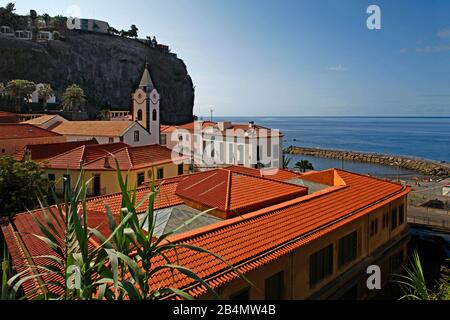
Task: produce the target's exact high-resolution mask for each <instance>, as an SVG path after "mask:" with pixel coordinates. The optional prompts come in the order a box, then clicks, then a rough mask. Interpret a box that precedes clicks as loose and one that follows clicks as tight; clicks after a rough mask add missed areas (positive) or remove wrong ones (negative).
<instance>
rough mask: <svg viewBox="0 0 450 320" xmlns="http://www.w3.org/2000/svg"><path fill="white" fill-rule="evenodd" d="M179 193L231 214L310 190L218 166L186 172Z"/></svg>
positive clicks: (254, 208) (179, 186)
mask: <svg viewBox="0 0 450 320" xmlns="http://www.w3.org/2000/svg"><path fill="white" fill-rule="evenodd" d="M177 194H178V195H179V196H181V197H183V198H186V199H189V200H191V201H194V202H197V203H200V204H203V205H205V206H207V207H209V208H216V209H218V210H220V211H223V212H226V213H227V216H233V215H236V214H244V213H246V212H249V211H252V210H257V209H260V208H262V207H265V206H268V205H269V204H274V203H279V202H283V201H286V200H289V199H293V198H296V197H301V196H303V195H305V194H307V189H306V188H304V187H301V186H296V185H291V184H287V183H282V182H278V181H272V180H268V179H262V178H260V177H255V176H251V175H246V174H241V173H236V172H233V171H231V170H227V169H218V170H212V171H207V172H204V173H202V174H197V175H195V176H186V177H185V178H184V179H183V180H182V181H181V182H180V183H179V185H178V188H177Z"/></svg>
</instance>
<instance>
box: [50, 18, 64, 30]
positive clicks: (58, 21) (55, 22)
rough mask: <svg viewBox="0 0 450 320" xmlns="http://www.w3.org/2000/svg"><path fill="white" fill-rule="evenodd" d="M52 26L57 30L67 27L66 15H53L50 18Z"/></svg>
mask: <svg viewBox="0 0 450 320" xmlns="http://www.w3.org/2000/svg"><path fill="white" fill-rule="evenodd" d="M51 24H52V26H53V28H55V29H57V30H65V29H66V28H67V17H64V16H55V17H53V19H52V23H51Z"/></svg>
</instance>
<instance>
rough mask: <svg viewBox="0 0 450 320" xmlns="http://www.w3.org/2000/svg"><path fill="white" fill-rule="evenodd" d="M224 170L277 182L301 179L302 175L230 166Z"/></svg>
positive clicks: (278, 170) (280, 170)
mask: <svg viewBox="0 0 450 320" xmlns="http://www.w3.org/2000/svg"><path fill="white" fill-rule="evenodd" d="M224 169H227V170H230V171H233V172H236V173H243V174H248V175H251V176H255V177H261V178H266V179H271V180H277V181H288V180H291V179H294V178H299V177H300V173H297V172H293V171H290V170H286V169H260V170H257V169H252V168H247V167H242V166H229V167H225V168H224Z"/></svg>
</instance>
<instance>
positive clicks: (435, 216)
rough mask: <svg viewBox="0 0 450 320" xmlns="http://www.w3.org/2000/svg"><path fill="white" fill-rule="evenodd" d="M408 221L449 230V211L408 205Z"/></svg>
mask: <svg viewBox="0 0 450 320" xmlns="http://www.w3.org/2000/svg"><path fill="white" fill-rule="evenodd" d="M408 222H409V223H412V224H419V225H427V226H430V227H433V226H435V227H441V228H446V229H448V230H450V212H448V211H445V210H439V209H432V208H424V207H416V206H409V207H408Z"/></svg>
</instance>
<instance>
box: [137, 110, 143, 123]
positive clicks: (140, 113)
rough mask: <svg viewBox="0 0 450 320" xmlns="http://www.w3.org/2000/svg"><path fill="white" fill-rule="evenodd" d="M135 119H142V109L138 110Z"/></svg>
mask: <svg viewBox="0 0 450 320" xmlns="http://www.w3.org/2000/svg"><path fill="white" fill-rule="evenodd" d="M137 119H138V121H142V110H138V114H137Z"/></svg>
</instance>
